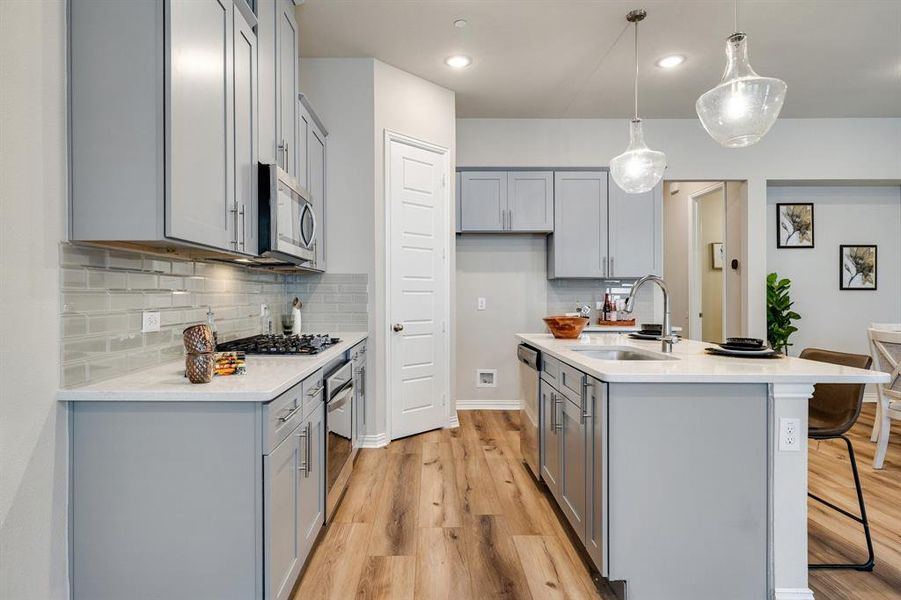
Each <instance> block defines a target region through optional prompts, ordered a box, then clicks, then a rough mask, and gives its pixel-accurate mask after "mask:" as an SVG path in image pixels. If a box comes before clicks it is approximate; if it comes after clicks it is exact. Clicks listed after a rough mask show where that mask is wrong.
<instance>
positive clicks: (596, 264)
mask: <svg viewBox="0 0 901 600" xmlns="http://www.w3.org/2000/svg"><path fill="white" fill-rule="evenodd" d="M606 265H607V173H606V171H557V172H555V173H554V233H553V235H552V236H551V237H550V238H549V239H548V278H550V279H553V278H559V277H572V278H592V279H598V278H603V277H606V275H607V273H606V270H607V269H606Z"/></svg>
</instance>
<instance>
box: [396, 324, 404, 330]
mask: <svg viewBox="0 0 901 600" xmlns="http://www.w3.org/2000/svg"><path fill="white" fill-rule="evenodd" d="M403 330H404V326H403V324H402V323H395V324H394V331H403Z"/></svg>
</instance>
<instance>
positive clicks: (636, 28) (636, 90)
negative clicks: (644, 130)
mask: <svg viewBox="0 0 901 600" xmlns="http://www.w3.org/2000/svg"><path fill="white" fill-rule="evenodd" d="M634 120H636V121H637V120H638V21H636V22H635V118H634Z"/></svg>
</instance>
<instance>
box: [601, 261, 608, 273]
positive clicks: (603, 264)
mask: <svg viewBox="0 0 901 600" xmlns="http://www.w3.org/2000/svg"><path fill="white" fill-rule="evenodd" d="M601 268H603V269H604V277H606V276H607V257H606V256H602V257H601Z"/></svg>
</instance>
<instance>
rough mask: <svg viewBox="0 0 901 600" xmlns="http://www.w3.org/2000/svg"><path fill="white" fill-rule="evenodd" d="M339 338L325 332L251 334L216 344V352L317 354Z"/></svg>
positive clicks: (335, 342) (338, 340)
mask: <svg viewBox="0 0 901 600" xmlns="http://www.w3.org/2000/svg"><path fill="white" fill-rule="evenodd" d="M340 341H341V339H340V338H336V337H332V336H330V335H329V334H327V333H316V334H303V335H277V334H272V335H253V336H250V337H246V338H241V339H238V340H232V341H230V342H222V343H221V344H217V345H216V351H217V352H235V351H238V352H246V353H247V354H318V353H319V352H321V351H323V350H325V349H326V348H328V347H329V346H331V345H332V344H337V343H338V342H340Z"/></svg>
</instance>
